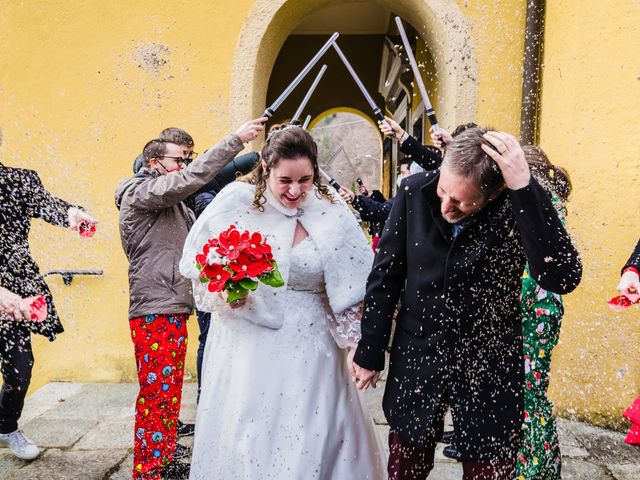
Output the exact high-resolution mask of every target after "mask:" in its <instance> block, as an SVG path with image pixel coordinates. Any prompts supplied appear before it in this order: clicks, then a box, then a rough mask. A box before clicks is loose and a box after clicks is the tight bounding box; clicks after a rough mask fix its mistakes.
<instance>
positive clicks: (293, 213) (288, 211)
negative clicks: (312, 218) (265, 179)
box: [263, 186, 304, 218]
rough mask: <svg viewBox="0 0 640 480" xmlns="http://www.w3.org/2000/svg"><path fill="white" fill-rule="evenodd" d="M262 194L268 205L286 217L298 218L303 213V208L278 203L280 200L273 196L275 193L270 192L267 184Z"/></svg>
mask: <svg viewBox="0 0 640 480" xmlns="http://www.w3.org/2000/svg"><path fill="white" fill-rule="evenodd" d="M263 195H264V197H265V199H266V200H267V203H268V204H269V205H271V206H272V207H273V208H275V209H276V210H278V211H279V212H280V213H282V214H283V215H284V216H285V217H287V218H300V217H302V216H303V215H304V208H302V207H297V208H290V207H286V206H284V205H283V204H282V203H280V201H279V200H278V199H277V198H276V197H275V195H274V194H273V193H272V192H271V190H270V189H269V187H268V186H267V188H266V189H265V191H264V193H263Z"/></svg>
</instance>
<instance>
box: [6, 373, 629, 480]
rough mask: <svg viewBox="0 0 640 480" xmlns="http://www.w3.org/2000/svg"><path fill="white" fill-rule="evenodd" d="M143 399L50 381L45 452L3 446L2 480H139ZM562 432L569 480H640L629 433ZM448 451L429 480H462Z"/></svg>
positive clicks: (41, 433) (374, 394) (190, 390)
mask: <svg viewBox="0 0 640 480" xmlns="http://www.w3.org/2000/svg"><path fill="white" fill-rule="evenodd" d="M382 387H384V385H382ZM382 390H383V389H382V388H381V387H380V386H379V387H378V388H377V389H375V390H371V389H370V390H369V391H368V392H367V393H366V396H367V402H368V403H369V406H370V408H371V411H372V413H373V416H374V420H375V422H376V424H377V425H378V429H379V432H380V435H382V437H383V439H385V440H386V436H387V433H388V428H389V427H388V426H386V425H385V420H384V416H383V415H382V410H381V408H380V402H381V398H382ZM195 392H196V384H195V383H187V384H185V388H184V394H183V407H182V414H181V418H182V419H183V420H185V421H193V420H194V419H195V411H196V405H195V398H196V395H195ZM136 394H137V385H134V384H127V383H117V384H79V383H49V384H48V385H46V386H45V387H43V388H41V389H40V390H38V391H37V392H36V393H34V394H33V395H31V396H30V397H29V398H28V399H27V403H26V406H25V410H24V414H23V417H22V420H21V424H20V425H21V428H22V429H23V430H24V431H25V433H26V434H27V436H29V438H31V439H32V440H33V441H34V442H36V444H37V445H39V446H40V447H41V448H42V450H43V453H42V454H41V455H40V457H39V458H38V459H36V460H34V461H32V462H25V461H22V460H19V459H17V458H15V457H13V456H12V455H11V453H10V452H9V450H8V449H6V448H0V480H5V479H6V480H63V479H64V480H67V479H74V480H75V479H81V480H93V479H96V480H125V479H128V478H131V468H132V464H133V456H132V453H131V452H132V445H133V404H134V400H135V396H136ZM559 429H560V440H561V443H562V454H563V467H562V469H563V475H562V478H563V479H569V480H583V479H584V480H601V479H603V480H604V479H606V480H632V479H634V480H638V479H640V448H635V447H630V446H628V445H625V444H624V442H623V439H624V435H623V434H621V433H617V432H611V431H608V430H604V429H601V428H595V427H591V426H589V425H586V424H583V423H578V422H572V421H568V420H560V421H559ZM192 442H193V438H186V439H182V440H181V443H183V444H185V445H189V446H190V445H191V444H192ZM441 451H442V446H439V447H438V452H437V458H436V466H435V468H434V470H433V472H432V473H431V475H430V477H429V478H433V479H434V480H450V479H451V480H453V479H456V480H459V479H460V478H462V468H461V466H460V465H459V464H458V463H457V462H455V461H453V460H450V459H448V458H445V457H443V456H442V454H441ZM231 480H235V479H231ZM283 480H286V479H283ZM336 480H342V479H336Z"/></svg>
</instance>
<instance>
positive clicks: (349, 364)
mask: <svg viewBox="0 0 640 480" xmlns="http://www.w3.org/2000/svg"><path fill="white" fill-rule="evenodd" d="M355 354H356V348H355V347H349V353H347V369H348V370H349V375H351V380H353V383H356V369H355V367H354V366H353V357H354V356H355Z"/></svg>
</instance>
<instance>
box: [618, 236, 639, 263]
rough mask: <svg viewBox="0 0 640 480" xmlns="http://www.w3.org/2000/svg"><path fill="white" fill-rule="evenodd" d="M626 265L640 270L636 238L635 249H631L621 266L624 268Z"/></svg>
mask: <svg viewBox="0 0 640 480" xmlns="http://www.w3.org/2000/svg"><path fill="white" fill-rule="evenodd" d="M627 267H635V268H637V269H638V270H640V240H638V244H637V245H636V249H635V250H634V251H633V253H632V254H631V256H630V257H629V260H627V263H626V264H625V265H624V267H622V269H623V270H624V269H625V268H627Z"/></svg>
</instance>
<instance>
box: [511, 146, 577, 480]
mask: <svg viewBox="0 0 640 480" xmlns="http://www.w3.org/2000/svg"><path fill="white" fill-rule="evenodd" d="M523 149H524V152H525V156H526V158H527V161H528V163H529V167H530V168H531V174H532V175H533V176H534V177H535V178H536V180H537V181H538V182H539V183H540V185H542V186H543V187H544V188H545V190H547V192H548V193H549V195H550V196H551V199H552V201H553V204H554V205H555V206H556V210H557V211H558V215H559V216H560V218H561V219H562V220H563V222H564V214H565V207H564V204H565V202H566V201H567V199H568V197H569V194H570V193H571V180H570V179H569V175H568V173H567V172H566V171H565V170H564V169H562V168H559V167H556V166H553V165H552V164H551V163H550V162H549V159H548V158H547V156H546V155H545V153H544V152H543V151H542V150H541V149H540V148H539V147H536V146H531V145H529V146H524V147H523ZM520 308H521V312H522V335H523V337H524V343H523V352H524V368H525V389H524V408H525V413H524V427H523V428H524V443H523V445H522V447H521V449H520V451H519V452H518V462H517V478H518V480H530V479H536V480H553V479H559V478H560V469H561V459H560V442H559V441H558V432H557V430H556V420H555V416H554V414H553V403H552V402H551V400H549V398H548V397H547V389H548V387H549V371H550V367H551V352H552V350H553V348H554V347H555V346H556V344H557V343H558V337H559V336H560V324H561V322H562V315H563V313H564V308H563V305H562V297H561V296H560V295H558V294H555V293H553V292H548V291H546V290H544V289H543V288H542V287H540V286H539V285H538V284H537V283H536V281H535V279H534V278H533V277H532V276H531V275H530V273H529V267H528V266H527V268H526V269H525V272H524V275H523V279H522V296H521V301H520Z"/></svg>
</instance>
